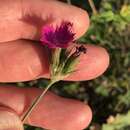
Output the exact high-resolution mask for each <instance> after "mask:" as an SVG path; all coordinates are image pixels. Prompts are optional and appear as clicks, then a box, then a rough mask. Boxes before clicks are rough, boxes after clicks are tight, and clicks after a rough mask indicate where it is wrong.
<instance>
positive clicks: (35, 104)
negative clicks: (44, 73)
mask: <svg viewBox="0 0 130 130" xmlns="http://www.w3.org/2000/svg"><path fill="white" fill-rule="evenodd" d="M55 82H56V81H55ZM55 82H50V83H49V84H48V85H47V87H46V88H45V89H44V90H43V92H42V93H41V95H39V96H38V97H37V98H36V99H35V100H34V101H33V103H32V105H31V106H30V107H29V109H28V110H27V111H26V113H25V114H24V116H23V117H22V119H21V120H22V122H23V123H24V122H25V121H26V119H27V118H28V117H29V116H30V114H31V113H32V111H33V110H34V109H35V107H36V106H37V105H38V103H39V102H40V101H41V99H42V98H43V96H44V95H45V94H46V92H47V91H48V89H49V88H50V87H51V86H52V85H53V84H54V83H55Z"/></svg>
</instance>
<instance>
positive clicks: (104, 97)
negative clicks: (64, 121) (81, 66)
mask: <svg viewBox="0 0 130 130" xmlns="http://www.w3.org/2000/svg"><path fill="white" fill-rule="evenodd" d="M71 2H72V4H73V5H76V6H78V7H81V8H83V9H85V10H86V11H88V12H89V15H90V19H91V26H90V28H89V31H88V32H87V33H86V34H85V35H84V36H83V37H82V38H81V39H79V41H82V42H86V43H91V44H96V45H100V46H103V47H104V48H106V49H107V50H108V52H109V53H110V58H111V63H110V66H109V68H108V70H107V72H105V74H103V75H102V76H100V77H99V78H97V79H95V80H92V81H85V82H76V83H75V82H60V83H58V84H57V85H56V86H55V87H53V88H52V89H51V90H52V91H54V92H55V93H57V94H59V95H61V96H64V97H68V98H74V99H78V100H81V101H83V102H84V103H88V104H89V105H90V106H91V108H92V110H93V120H92V123H91V125H90V126H89V128H87V129H86V130H130V0H93V1H92V0H90V1H88V0H71ZM89 2H94V4H95V7H96V9H95V8H92V7H91V6H90V5H91V4H90V3H89ZM46 83H47V81H46V80H42V79H39V80H36V81H31V82H26V83H18V86H34V85H35V86H38V87H42V86H45V84H46ZM61 85H62V87H58V86H61ZM25 130H41V129H40V128H34V127H30V126H25Z"/></svg>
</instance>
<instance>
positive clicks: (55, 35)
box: [40, 22, 75, 48]
mask: <svg viewBox="0 0 130 130" xmlns="http://www.w3.org/2000/svg"><path fill="white" fill-rule="evenodd" d="M72 26H73V24H72V23H70V22H62V23H61V25H60V26H57V27H56V28H54V27H53V26H51V25H50V26H49V25H48V26H45V27H43V29H42V35H41V39H40V41H41V43H42V45H46V46H48V47H49V48H67V47H68V45H69V43H71V42H72V41H73V40H74V36H75V33H73V32H72Z"/></svg>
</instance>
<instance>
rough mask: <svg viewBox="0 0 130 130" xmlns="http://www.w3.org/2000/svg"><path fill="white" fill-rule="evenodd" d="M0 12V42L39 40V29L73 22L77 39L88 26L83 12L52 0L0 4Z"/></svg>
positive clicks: (16, 0)
mask: <svg viewBox="0 0 130 130" xmlns="http://www.w3.org/2000/svg"><path fill="white" fill-rule="evenodd" d="M0 12H2V13H1V14H0V19H1V24H0V30H1V31H0V42H6V41H12V40H17V39H21V38H22V39H31V40H39V38H40V29H41V27H42V26H44V25H46V24H52V25H58V24H60V23H61V22H62V21H69V22H72V23H73V27H74V32H75V33H76V38H79V37H80V36H81V35H83V34H84V33H85V32H86V30H87V28H88V26H89V17H88V14H87V12H86V11H84V10H82V9H80V8H78V7H75V6H72V5H67V4H65V3H62V2H59V1H55V0H5V1H4V2H3V1H0Z"/></svg>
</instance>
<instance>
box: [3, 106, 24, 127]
mask: <svg viewBox="0 0 130 130" xmlns="http://www.w3.org/2000/svg"><path fill="white" fill-rule="evenodd" d="M0 130H23V124H22V122H21V121H20V118H19V117H18V115H17V114H16V113H14V111H12V110H10V109H9V108H6V107H2V106H1V107H0Z"/></svg>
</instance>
